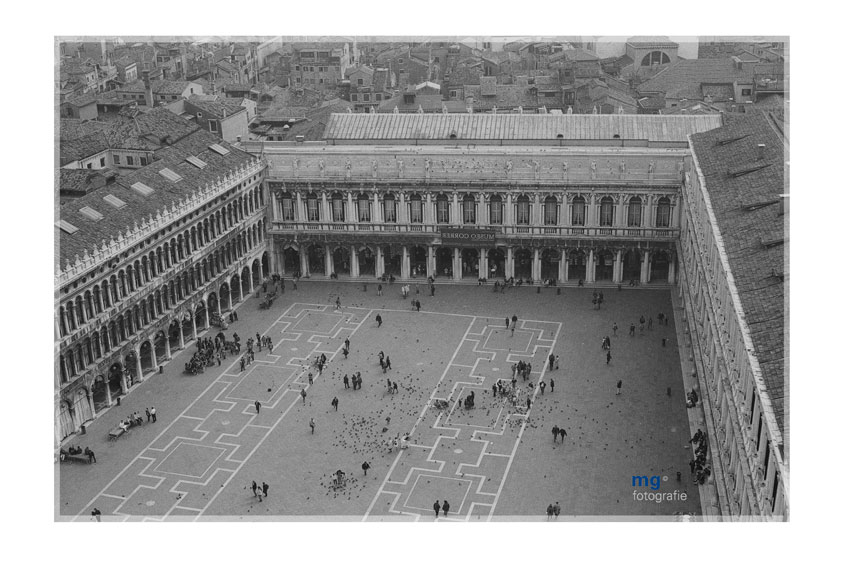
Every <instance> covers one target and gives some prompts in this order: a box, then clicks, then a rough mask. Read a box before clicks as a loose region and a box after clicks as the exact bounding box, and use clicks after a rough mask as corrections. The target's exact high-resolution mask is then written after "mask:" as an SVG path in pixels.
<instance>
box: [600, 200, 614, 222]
mask: <svg viewBox="0 0 850 562" xmlns="http://www.w3.org/2000/svg"><path fill="white" fill-rule="evenodd" d="M613 225H614V200H613V199H611V198H610V197H603V198H602V201H601V202H600V204H599V226H613Z"/></svg>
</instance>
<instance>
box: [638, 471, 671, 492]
mask: <svg viewBox="0 0 850 562" xmlns="http://www.w3.org/2000/svg"><path fill="white" fill-rule="evenodd" d="M662 480H663V481H664V482H666V481H667V477H666V476H664V477H661V476H658V475H657V474H656V475H655V476H632V487H633V488H646V487H649V489H651V490H657V489H658V488H660V487H661V482H662Z"/></svg>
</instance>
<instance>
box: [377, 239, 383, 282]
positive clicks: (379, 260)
mask: <svg viewBox="0 0 850 562" xmlns="http://www.w3.org/2000/svg"><path fill="white" fill-rule="evenodd" d="M383 274H384V249H383V248H382V247H381V245H380V244H379V245H378V246H377V248H376V251H375V277H378V278H380V277H381V276H382V275H383Z"/></svg>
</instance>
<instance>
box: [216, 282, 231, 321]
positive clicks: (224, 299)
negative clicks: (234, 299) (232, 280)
mask: <svg viewBox="0 0 850 562" xmlns="http://www.w3.org/2000/svg"><path fill="white" fill-rule="evenodd" d="M218 305H219V307H220V309H221V311H220V313H222V314H223V313H224V312H227V311H228V310H230V309H231V304H230V285H228V284H227V283H225V284H224V285H222V286H221V287H219V289H218Z"/></svg>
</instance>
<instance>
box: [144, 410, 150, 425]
mask: <svg viewBox="0 0 850 562" xmlns="http://www.w3.org/2000/svg"><path fill="white" fill-rule="evenodd" d="M145 415H146V416H147V417H148V423H150V421H151V409H150V408H145Z"/></svg>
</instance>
